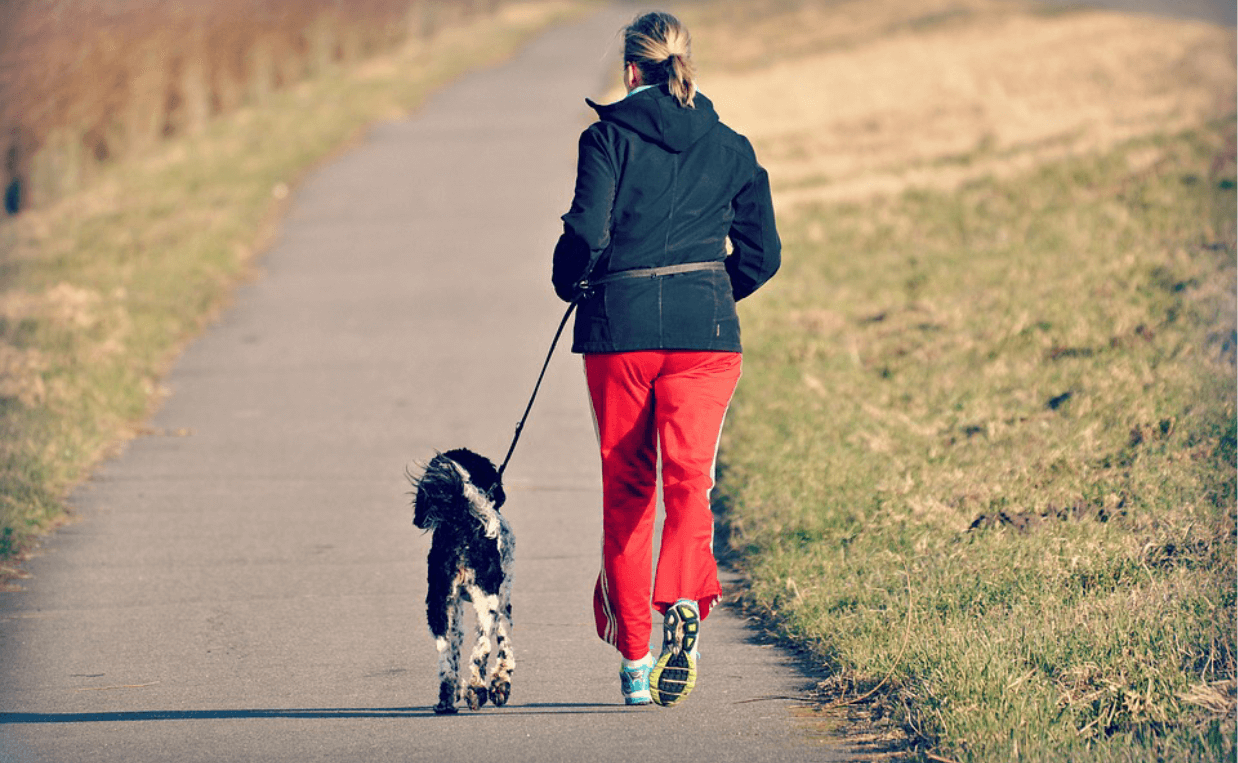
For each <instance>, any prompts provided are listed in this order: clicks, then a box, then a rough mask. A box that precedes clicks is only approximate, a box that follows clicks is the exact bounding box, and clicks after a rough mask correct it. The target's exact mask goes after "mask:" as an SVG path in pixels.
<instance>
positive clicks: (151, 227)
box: [0, 0, 578, 582]
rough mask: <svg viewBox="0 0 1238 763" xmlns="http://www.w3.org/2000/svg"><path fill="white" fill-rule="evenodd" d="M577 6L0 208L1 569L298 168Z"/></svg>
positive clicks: (540, 11) (261, 108)
mask: <svg viewBox="0 0 1238 763" xmlns="http://www.w3.org/2000/svg"><path fill="white" fill-rule="evenodd" d="M577 7H578V6H577V4H575V3H573V2H570V1H568V0H563V1H560V0H530V1H520V2H517V1H515V0H512V1H510V2H507V3H504V4H502V5H501V6H500V7H499V8H498V9H497V10H496V11H495V12H494V13H493V14H489V15H486V16H474V17H472V18H471V19H469V20H460V21H459V22H458V23H456V24H453V25H452V26H449V27H444V28H442V29H439V30H438V31H437V32H436V33H435V34H434V35H432V36H430V37H428V38H425V39H416V40H410V41H409V42H408V43H406V44H405V45H403V46H401V47H400V48H399V49H398V50H396V51H393V52H390V53H387V54H382V55H377V56H373V57H370V58H368V59H366V60H365V61H363V62H359V63H355V64H353V65H349V66H335V67H332V68H331V69H330V70H328V71H325V72H322V73H321V74H320V75H319V76H316V77H314V78H312V79H304V80H302V81H300V82H297V83H293V84H289V86H287V87H284V88H281V89H278V90H275V91H272V92H271V93H269V94H268V96H267V97H266V98H265V99H264V100H263V101H262V102H261V103H254V104H251V105H243V106H241V107H239V108H237V109H236V110H235V111H233V112H231V113H229V114H221V115H219V116H217V117H216V118H214V119H211V120H209V121H207V122H206V123H205V124H203V125H202V127H201V129H200V130H197V131H194V132H192V133H191V134H185V135H178V136H175V137H173V138H170V139H168V140H164V141H161V142H160V143H159V144H158V145H155V146H152V147H151V148H150V149H149V150H148V151H146V152H143V153H142V154H140V155H136V156H131V157H127V158H125V159H123V160H119V161H110V162H105V163H103V164H101V165H99V166H98V167H97V168H96V170H95V173H96V174H95V175H94V177H93V178H92V179H91V181H90V182H89V183H88V184H87V185H85V187H83V188H80V189H79V190H77V191H74V192H72V193H68V194H67V195H64V196H63V197H61V198H59V199H57V200H55V201H50V202H48V203H46V204H44V205H41V206H39V207H37V208H33V209H30V210H27V211H24V212H22V213H21V214H20V215H18V216H16V217H13V218H10V219H8V220H2V219H0V582H2V579H3V577H4V574H5V572H6V570H5V568H4V562H5V561H6V560H8V559H12V558H13V557H14V556H15V555H16V556H18V557H20V555H21V553H23V551H24V549H26V548H28V545H29V542H30V540H31V538H32V537H33V536H35V535H37V534H38V533H39V532H41V531H42V530H44V529H46V528H47V527H48V526H50V525H53V524H55V523H56V522H58V521H60V520H61V519H62V518H63V516H64V515H63V511H64V507H63V503H62V501H63V498H64V495H65V492H66V490H67V489H68V488H69V487H70V486H71V485H73V484H74V483H75V481H77V480H80V479H81V478H82V477H83V476H84V475H85V474H86V473H87V471H88V469H89V468H90V467H91V466H92V465H93V464H94V463H96V462H97V461H98V459H100V458H101V457H102V456H103V455H104V454H105V453H107V452H109V451H112V450H114V449H115V448H116V447H117V446H118V444H119V443H121V442H122V441H123V440H124V439H126V438H127V437H131V436H133V435H134V434H136V427H137V426H138V423H137V422H139V421H140V420H141V419H142V418H143V417H144V416H145V414H146V413H147V412H148V411H149V410H150V409H151V406H152V405H155V404H157V402H158V399H159V396H160V394H161V392H160V387H159V379H160V377H161V375H162V373H163V372H164V370H165V369H166V367H167V364H168V363H169V362H171V360H172V359H173V358H174V357H175V354H176V352H177V351H178V349H179V348H180V347H181V346H182V345H183V343H184V342H185V341H187V340H188V339H190V338H191V337H192V336H194V335H195V334H196V333H197V332H198V331H199V329H200V328H201V327H202V326H203V325H204V323H205V322H206V321H208V320H209V319H210V318H211V316H212V315H213V314H214V312H215V311H216V310H217V309H218V308H219V307H220V306H221V305H222V303H223V302H224V300H225V299H226V297H227V294H228V292H229V289H230V287H231V286H232V285H233V284H234V283H235V282H236V280H237V279H238V278H241V277H244V275H245V274H246V272H247V269H248V268H249V266H250V262H251V259H252V256H253V254H254V252H255V251H256V250H259V249H261V247H262V246H263V236H264V235H267V232H268V230H269V228H270V227H271V223H272V222H273V220H274V219H275V217H276V214H277V212H278V210H279V208H280V206H281V203H282V200H283V199H284V198H286V197H287V196H288V194H289V193H290V187H291V186H293V185H295V183H296V181H297V179H298V178H299V177H300V176H301V174H302V173H303V172H305V171H306V170H307V169H308V168H309V167H311V166H312V165H313V164H314V163H315V162H317V161H319V160H321V159H322V158H323V157H324V156H326V155H327V154H329V153H330V152H332V151H334V150H337V149H338V148H339V147H340V146H341V145H342V144H344V143H346V142H347V141H348V140H349V139H350V138H351V137H352V136H354V135H356V134H357V133H358V131H359V130H360V129H362V128H363V127H364V126H366V125H368V124H371V123H373V122H374V121H376V120H379V119H384V118H394V117H398V116H400V115H402V114H404V113H407V112H408V110H410V109H411V108H413V107H414V106H415V105H417V104H418V103H420V102H421V101H422V100H424V98H425V97H426V95H427V94H428V93H429V92H430V91H431V90H432V89H433V88H435V87H437V86H439V85H441V84H443V83H445V82H447V81H449V80H450V79H451V78H453V77H455V76H458V75H459V74H460V73H462V72H464V71H467V70H469V69H472V68H475V67H477V66H480V65H484V64H486V63H488V62H492V61H495V60H498V59H501V58H502V57H503V56H505V55H508V54H509V53H510V52H512V51H514V50H515V49H516V47H517V46H518V45H519V43H520V42H521V41H522V40H523V39H526V38H527V37H528V36H529V35H530V34H532V33H533V32H534V31H536V30H537V29H539V28H541V27H543V26H545V25H546V24H548V23H550V22H551V21H553V20H554V19H555V18H558V17H561V16H562V15H564V14H566V13H570V12H573V10H574V9H575V8H577ZM169 434H175V433H169ZM8 573H9V574H13V573H15V570H8Z"/></svg>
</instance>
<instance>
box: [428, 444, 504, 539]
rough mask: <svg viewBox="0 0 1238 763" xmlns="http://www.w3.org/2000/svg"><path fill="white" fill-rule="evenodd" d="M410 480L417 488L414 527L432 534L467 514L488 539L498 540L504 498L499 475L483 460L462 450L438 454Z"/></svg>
mask: <svg viewBox="0 0 1238 763" xmlns="http://www.w3.org/2000/svg"><path fill="white" fill-rule="evenodd" d="M409 479H410V480H412V482H413V484H414V485H415V486H416V488H417V492H416V496H415V497H414V499H413V524H414V525H416V526H417V527H420V528H421V529H423V530H432V529H434V528H435V527H437V526H438V525H439V524H442V523H444V522H450V521H451V518H452V516H453V515H459V514H464V513H468V514H472V515H473V516H474V517H476V518H477V520H478V521H479V522H481V523H482V525H484V526H485V532H486V535H487V536H489V537H497V536H498V532H499V518H498V507H499V506H501V505H503V502H504V500H505V499H506V496H505V495H504V493H503V486H502V484H501V482H500V479H499V475H498V471H497V470H496V469H495V468H494V464H493V463H491V462H490V460H489V459H487V458H486V457H485V456H480V455H478V454H476V453H473V452H472V451H470V450H466V449H463V448H460V449H456V450H449V451H447V452H446V453H439V454H436V455H435V456H434V458H432V459H430V463H429V464H427V465H426V467H425V469H424V470H423V471H422V473H421V475H420V476H416V477H414V476H413V475H412V474H411V473H410V474H409ZM456 521H457V522H458V521H459V519H456Z"/></svg>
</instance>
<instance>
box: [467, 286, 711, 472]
mask: <svg viewBox="0 0 1238 763" xmlns="http://www.w3.org/2000/svg"><path fill="white" fill-rule="evenodd" d="M699 270H726V265H724V264H723V263H721V262H686V263H683V264H680V265H664V266H662V267H657V268H635V269H632V270H619V271H616V272H614V273H609V274H607V275H605V276H603V277H602V278H599V279H597V280H595V281H589V280H582V281H581V282H580V283H579V284H578V292H577V295H576V298H575V299H573V300H572V303H571V304H569V305H568V306H567V312H565V313H564V314H563V320H561V321H559V328H558V329H557V330H556V331H555V338H554V339H552V340H550V351H549V352H547V353H546V361H545V362H544V363H542V372H541V373H540V374H538V375H537V384H534V385H533V394H532V395H530V396H529V404H528V405H526V406H525V408H524V415H523V416H521V417H520V421H519V423H517V424H516V435H515V436H514V437H513V438H512V444H511V447H509V448H508V449H507V455H506V456H504V457H503V464H502V465H501V466H500V467H499V479H500V480H502V478H503V471H504V470H505V469H507V462H508V461H511V459H512V453H513V452H514V451H515V450H516V443H518V442H520V433H521V432H522V431H523V430H524V424H525V422H526V421H528V420H529V411H531V410H533V401H534V400H536V399H537V391H538V390H539V389H541V388H542V379H544V378H546V369H547V368H549V367H550V358H551V357H552V356H553V355H554V354H555V346H556V345H558V344H559V337H560V336H562V335H563V327H564V326H566V325H567V319H568V318H570V317H572V311H573V310H575V309H576V305H577V303H579V302H580V301H581V300H582V299H584V298H585V297H586V296H588V295H589V293H590V291H591V290H592V289H595V288H597V287H598V286H601V285H603V284H607V283H611V282H613V281H621V280H626V279H630V278H662V277H664V276H670V275H678V274H680V273H691V272H694V271H699ZM495 484H496V486H497V484H498V483H495ZM491 490H493V488H491Z"/></svg>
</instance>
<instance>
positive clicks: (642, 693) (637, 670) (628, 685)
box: [619, 655, 653, 705]
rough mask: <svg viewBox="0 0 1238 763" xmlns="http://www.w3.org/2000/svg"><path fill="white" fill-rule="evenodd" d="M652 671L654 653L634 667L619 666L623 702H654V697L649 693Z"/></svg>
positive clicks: (647, 703) (637, 703) (629, 703)
mask: <svg viewBox="0 0 1238 763" xmlns="http://www.w3.org/2000/svg"><path fill="white" fill-rule="evenodd" d="M625 662H626V660H625ZM651 672H653V656H652V655H646V656H645V659H643V660H641V661H640V662H638V663H636V664H635V665H633V666H632V667H625V666H621V667H620V668H619V683H620V686H621V688H622V690H623V704H625V705H651V704H653V697H652V696H651V695H650V693H649V674H650V673H651Z"/></svg>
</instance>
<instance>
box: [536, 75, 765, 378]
mask: <svg viewBox="0 0 1238 763" xmlns="http://www.w3.org/2000/svg"><path fill="white" fill-rule="evenodd" d="M588 103H589V105H590V106H592V107H593V108H594V109H595V110H596V111H597V113H598V121H597V122H594V123H593V124H592V125H590V126H589V127H588V129H586V130H585V131H584V133H582V134H581V136H580V146H579V150H580V154H579V160H578V165H577V171H576V190H575V196H574V198H573V199H572V207H571V209H570V210H569V211H568V213H567V214H565V215H564V216H563V235H562V236H561V237H560V238H559V242H558V244H557V245H556V247H555V252H554V271H553V274H552V281H553V283H554V287H555V293H556V294H558V295H559V297H560V298H562V299H563V300H565V301H570V300H571V299H573V298H575V297H576V296H577V294H579V293H580V291H581V282H582V280H585V279H588V280H593V281H597V280H600V279H602V278H604V277H605V276H606V275H607V274H611V273H615V272H618V271H623V270H632V269H639V268H654V267H660V266H665V265H677V264H682V263H692V262H725V265H726V269H725V271H719V270H698V271H693V272H688V273H680V274H676V275H667V276H661V277H658V278H640V279H622V280H614V281H609V282H608V283H606V284H605V285H600V286H596V287H594V288H592V289H589V290H587V291H586V292H585V296H584V297H583V298H582V299H581V301H580V304H579V306H578V308H577V310H578V312H577V314H576V325H575V334H574V341H573V343H572V351H573V352H584V353H595V352H627V351H632V350H658V349H662V350H716V351H727V352H739V351H740V341H739V319H738V317H737V315H736V312H735V302H736V300H740V299H743V298H744V297H746V296H748V295H749V294H751V293H752V292H754V291H756V290H757V288H758V287H760V286H761V285H762V284H763V283H765V282H766V281H767V280H769V278H770V277H771V276H773V275H774V273H775V272H776V271H777V270H778V266H779V264H780V261H781V260H780V256H781V248H782V247H781V243H780V242H779V239H778V232H777V230H776V229H775V227H774V211H773V205H772V203H771V200H770V191H769V177H768V175H766V172H765V170H764V169H762V168H761V166H760V165H759V164H757V160H756V155H755V153H754V152H753V150H752V145H751V144H750V143H749V142H748V140H747V139H746V138H744V137H743V136H742V135H740V134H738V133H736V132H735V131H734V130H732V129H731V128H729V127H727V126H726V125H724V124H722V122H720V121H719V120H718V115H717V113H716V112H715V111H714V108H713V104H712V103H710V101H709V99H708V98H706V97H705V96H703V95H701V94H699V93H698V94H697V95H696V108H693V109H689V108H684V107H681V106H680V105H679V104H678V102H677V101H676V100H675V99H674V98H673V97H672V96H671V95H670V94H669V92H667V90H666V88H665V86H661V87H656V88H650V89H648V90H643V91H641V92H639V93H635V94H633V95H630V96H628V97H627V98H624V99H623V100H621V101H619V102H617V103H613V104H610V105H598V104H595V103H593V102H592V101H588ZM728 237H729V238H730V240H731V246H732V252H731V254H730V256H728V255H727V253H726V243H725V240H726V239H727V238H728Z"/></svg>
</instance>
